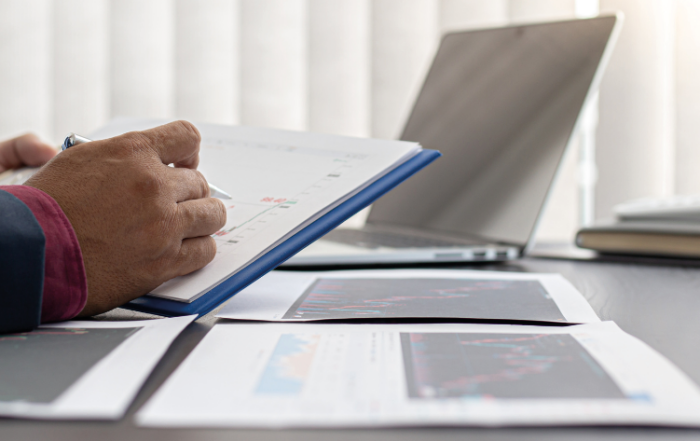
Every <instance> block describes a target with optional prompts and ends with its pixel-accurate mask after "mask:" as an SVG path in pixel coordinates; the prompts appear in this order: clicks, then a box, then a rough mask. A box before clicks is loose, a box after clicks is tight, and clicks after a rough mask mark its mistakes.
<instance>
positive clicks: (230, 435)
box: [0, 258, 700, 441]
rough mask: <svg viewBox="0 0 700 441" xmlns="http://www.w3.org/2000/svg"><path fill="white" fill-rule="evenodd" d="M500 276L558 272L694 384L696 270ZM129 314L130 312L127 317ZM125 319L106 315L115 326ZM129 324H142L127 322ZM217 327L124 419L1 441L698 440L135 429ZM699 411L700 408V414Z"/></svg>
mask: <svg viewBox="0 0 700 441" xmlns="http://www.w3.org/2000/svg"><path fill="white" fill-rule="evenodd" d="M482 269H490V270H502V271H529V272H558V273H562V274H563V275H564V276H565V277H566V278H567V279H569V280H570V281H571V282H572V283H573V284H574V285H575V286H576V287H577V288H578V289H579V290H580V291H581V292H582V293H583V295H584V296H585V297H586V298H587V299H588V301H589V302H590V303H591V305H592V306H593V308H594V309H595V311H596V312H597V313H598V315H599V316H600V317H601V319H603V320H614V321H616V322H617V323H618V324H619V325H620V327H621V328H622V329H624V330H625V331H627V332H629V333H630V334H632V335H634V336H636V337H638V338H640V339H642V340H643V341H645V342H646V343H648V344H649V345H650V346H652V347H653V348H655V349H656V350H658V351H659V352H661V353H662V354H664V355H665V356H667V357H668V358H669V359H670V360H671V361H673V362H674V363H676V364H677V365H678V366H679V367H680V368H681V369H682V370H683V371H685V372H686V373H687V374H688V375H689V376H690V377H691V378H692V379H693V380H694V381H695V382H696V383H698V384H700V267H698V266H695V267H692V266H682V265H681V264H675V265H663V266H658V265H653V264H650V263H622V262H612V263H602V262H586V261H566V260H548V259H532V258H530V259H524V260H521V261H516V262H511V263H508V264H503V265H493V266H488V267H482ZM126 314H129V313H126ZM124 315H125V314H124V312H122V313H121V314H120V313H119V312H115V313H111V314H107V315H106V317H103V318H106V319H119V318H123V317H124ZM131 317H132V318H141V317H139V316H137V315H132V316H131ZM215 322H216V319H215V318H212V317H209V316H207V317H203V318H202V319H200V320H199V321H198V322H196V323H194V324H192V325H191V326H189V327H188V328H187V329H186V330H185V331H184V332H183V334H182V335H181V336H180V337H179V338H178V339H177V340H176V341H175V343H174V344H173V346H172V347H171V348H170V350H169V351H168V353H167V354H166V355H165V357H164V358H163V360H162V361H161V362H160V364H159V365H158V366H157V368H156V369H155V371H154V372H153V374H152V375H151V377H150V378H149V379H148V381H147V382H146V385H145V386H144V388H143V389H142V390H141V392H140V393H139V395H138V397H137V399H136V401H135V402H134V403H133V404H132V406H131V407H130V408H129V412H128V414H127V416H126V417H125V418H124V419H122V421H119V422H115V423H105V422H45V421H21V420H7V419H0V440H3V441H9V440H32V441H35V440H36V441H40V440H66V441H68V440H71V441H75V440H83V439H99V440H100V441H108V440H117V439H125V440H133V441H136V440H150V441H160V440H167V441H179V440H202V441H205V440H224V439H226V440H231V439H239V440H251V441H256V440H261V441H262V440H265V441H267V440H285V441H293V440H305V441H311V440H324V441H326V440H330V439H332V440H365V439H378V440H402V441H409V440H418V439H431V440H457V439H459V440H464V439H475V440H502V439H504V440H511V439H518V440H555V439H556V440H560V439H567V440H589V439H590V440H593V439H595V440H599V439H615V440H623V439H624V440H627V439H635V440H636V439H664V440H666V439H691V438H692V439H700V430H689V429H660V428H599V427H598V428H535V429H532V428H530V429H522V428H510V429H470V428H464V429H458V428H434V429H431V428H424V429H379V430H202V429H197V430H195V429H192V430H190V429H188V430H155V429H140V428H137V427H136V426H135V425H134V423H133V415H134V413H135V412H136V410H138V409H139V408H140V407H141V406H142V405H143V404H144V403H145V402H146V400H147V399H148V397H150V396H151V395H152V394H153V393H154V392H155V390H156V389H157V388H158V386H159V385H161V384H162V383H163V381H165V379H166V378H167V377H168V375H169V374H170V373H171V372H172V371H173V370H174V369H175V368H176V367H177V365H178V364H179V363H180V362H181V361H182V360H183V359H184V357H185V356H186V355H187V354H188V353H189V352H190V350H192V348H194V346H196V344H197V343H198V342H199V341H200V340H201V339H202V337H203V336H204V335H205V334H206V333H207V331H208V330H209V329H210V328H211V326H212V325H213V324H214V323H215ZM698 412H700V409H698Z"/></svg>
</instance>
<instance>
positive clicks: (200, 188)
mask: <svg viewBox="0 0 700 441" xmlns="http://www.w3.org/2000/svg"><path fill="white" fill-rule="evenodd" d="M166 168H167V170H166V172H167V174H168V177H169V179H170V180H171V182H172V183H173V191H174V196H175V198H176V201H177V202H183V201H189V200H190V199H202V198H208V197H210V196H211V191H210V190H209V184H207V180H206V179H205V178H204V176H203V175H202V174H201V173H200V172H198V171H197V170H191V169H187V168H170V167H166Z"/></svg>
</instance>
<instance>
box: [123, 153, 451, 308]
mask: <svg viewBox="0 0 700 441" xmlns="http://www.w3.org/2000/svg"><path fill="white" fill-rule="evenodd" d="M440 156H442V154H441V153H440V152H438V151H436V150H421V151H420V152H419V153H417V154H416V155H415V156H414V157H412V158H410V159H408V160H407V161H406V162H404V163H403V164H401V165H399V166H398V167H396V168H395V169H394V170H392V171H391V172H389V173H388V174H386V175H385V176H382V177H381V178H379V179H378V180H377V181H376V182H374V183H372V184H371V185H369V186H368V187H367V188H365V189H363V190H362V191H360V192H359V193H357V194H356V195H355V196H352V197H351V198H350V199H348V200H347V201H345V202H344V203H343V204H341V205H339V206H338V207H336V208H334V209H333V210H331V211H329V212H328V213H327V214H325V215H324V216H322V217H321V218H319V219H317V220H316V221H314V222H313V223H311V224H310V225H309V226H307V227H306V228H304V229H303V230H301V231H299V232H298V233H296V234H295V235H294V236H292V237H290V238H289V239H287V240H286V241H284V242H283V243H281V244H280V245H278V246H276V247H275V248H273V249H271V250H270V251H268V252H267V253H265V254H263V255H262V256H260V257H259V258H258V259H256V260H255V261H254V262H251V263H250V264H249V265H248V266H246V267H245V268H243V269H242V270H240V271H238V272H237V273H236V274H233V275H232V276H230V277H229V278H228V279H226V280H224V281H223V282H221V283H220V284H218V285H217V286H215V287H214V288H212V289H211V290H209V291H208V292H207V293H205V294H203V295H202V296H200V297H199V298H197V299H196V300H194V301H192V302H190V303H185V302H179V301H176V300H168V299H163V298H159V297H153V296H148V295H146V296H142V297H139V298H137V299H134V300H132V301H131V302H129V303H127V304H126V305H124V306H123V307H124V308H127V309H131V310H133V311H140V312H146V313H149V314H156V315H161V316H167V317H176V316H183V315H193V314H196V315H197V316H199V317H201V316H203V315H205V314H207V313H209V312H211V311H212V310H214V309H215V308H217V307H218V306H219V305H221V304H222V303H224V302H225V301H227V300H228V299H230V298H231V297H233V296H234V295H235V294H236V293H238V292H239V291H241V290H243V289H244V288H245V287H247V286H248V285H250V284H251V283H253V282H255V281H256V280H258V279H259V278H260V277H262V276H264V275H265V274H267V273H268V272H270V271H272V270H273V269H275V268H277V267H278V266H279V265H280V264H282V263H283V262H284V261H285V260H287V259H289V258H290V257H292V256H293V255H295V254H296V253H298V252H299V251H301V250H302V249H303V248H305V247H306V246H308V245H309V244H311V243H312V242H314V241H315V240H317V239H318V238H320V237H321V236H323V235H325V234H326V233H328V232H329V231H331V230H332V229H333V228H335V227H337V226H338V225H340V224H341V223H343V222H344V221H345V220H347V219H348V218H350V217H351V216H352V215H354V214H355V213H357V212H359V211H360V210H362V209H363V208H365V207H367V206H369V205H371V204H372V203H373V202H374V201H375V200H377V199H379V198H380V197H381V196H382V195H384V194H385V193H387V192H389V191H391V190H392V189H393V188H394V187H396V186H397V185H399V184H400V183H401V182H403V181H405V180H406V179H408V178H409V177H411V176H412V175H413V174H415V173H416V172H418V171H419V170H421V169H422V168H423V167H425V166H427V165H428V164H430V163H431V162H433V161H434V160H436V159H437V158H439V157H440Z"/></svg>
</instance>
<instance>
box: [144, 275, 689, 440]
mask: <svg viewBox="0 0 700 441" xmlns="http://www.w3.org/2000/svg"><path fill="white" fill-rule="evenodd" d="M219 316H220V317H226V318H232V319H242V320H259V321H278V322H286V323H278V324H270V323H253V324H251V323H250V322H245V323H240V322H238V323H237V322H229V323H227V324H218V325H216V326H215V327H214V328H213V329H212V331H211V332H210V333H209V334H208V335H207V336H206V337H205V338H204V340H203V341H202V342H201V343H200V345H199V346H198V347H197V348H195V350H194V351H193V352H192V354H190V356H189V357H188V358H187V359H186V360H185V361H184V362H183V364H182V365H181V366H180V367H179V368H178V369H177V370H176V371H175V373H174V374H173V375H172V377H171V378H170V379H168V381H167V382H166V383H165V384H164V385H163V387H162V388H161V389H160V390H159V391H158V392H157V393H156V395H155V396H154V397H153V398H152V399H151V400H150V401H149V402H148V403H147V405H146V406H145V407H144V408H143V409H142V410H141V411H140V412H139V414H138V415H137V420H138V423H139V424H140V425H143V426H155V427H166V426H167V427H196V426H207V427H209V426H213V427H370V426H416V425H428V426H435V425H450V426H453V425H471V426H503V425H572V424H573V425H590V424H626V425H629V424H639V425H680V426H699V427H700V392H699V391H698V389H697V387H696V386H695V385H694V384H693V382H692V381H690V380H689V379H688V378H687V377H686V376H685V375H684V374H683V373H682V372H680V371H679V370H678V369H677V368H676V367H674V366H673V365H672V364H671V363H670V362H668V361H667V360H666V359H665V358H664V357H663V356H661V355H660V354H658V353H656V352H655V351H654V350H652V349H651V348H649V347H648V346H647V345H645V344H644V343H642V342H641V341H639V340H637V339H636V338H634V337H632V336H630V335H628V334H626V333H625V332H623V331H622V330H621V329H620V328H618V327H617V325H615V324H614V323H612V322H600V320H599V319H598V317H597V316H596V315H595V313H594V312H593V311H592V310H591V308H590V306H589V305H588V303H587V302H586V300H585V299H584V298H583V296H582V295H581V294H580V293H578V292H577V291H576V290H575V289H574V288H573V286H571V285H570V284H569V283H568V282H567V281H566V280H565V279H564V278H562V277H561V276H559V275H553V274H514V273H502V272H487V271H435V270H422V271H421V270H403V271H354V272H353V271H346V272H327V273H285V272H277V273H272V274H270V275H268V276H266V277H265V278H263V279H262V280H260V281H258V282H257V283H255V284H253V285H252V286H250V287H249V288H248V289H246V290H245V291H243V292H241V293H240V294H239V295H238V296H236V297H234V298H233V299H232V300H231V301H230V302H229V303H228V304H227V305H226V306H225V308H224V309H223V310H222V311H221V313H220V314H219ZM409 318H414V319H421V320H432V321H436V320H437V321H447V320H450V321H453V322H454V321H456V320H462V321H464V320H465V319H479V320H482V321H483V320H484V319H490V320H492V321H501V322H502V321H506V320H507V321H509V322H512V321H517V322H519V323H525V322H540V323H543V322H547V323H550V325H548V326H533V325H523V324H521V325H512V324H493V323H491V324H484V323H481V324H475V323H431V324H416V323H414V324H396V323H393V322H394V321H396V320H404V321H405V320H406V319H409ZM331 320H342V321H343V322H342V324H338V323H333V324H327V323H328V321H331ZM353 320H362V322H361V323H362V324H347V323H350V322H352V321H353ZM318 321H325V323H324V324H316V323H308V322H318ZM368 321H369V323H368ZM372 321H379V322H382V323H383V324H372V323H371V322H372ZM290 322H297V323H290ZM302 322H306V323H302ZM386 322H389V323H390V324H386ZM575 323H583V324H578V325H576V324H575ZM555 324H558V326H553V325H555ZM565 324H569V325H568V326H562V325H565Z"/></svg>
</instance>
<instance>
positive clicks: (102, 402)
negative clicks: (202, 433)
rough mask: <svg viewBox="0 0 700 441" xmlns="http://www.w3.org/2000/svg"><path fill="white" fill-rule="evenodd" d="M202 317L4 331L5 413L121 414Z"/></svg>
mask: <svg viewBox="0 0 700 441" xmlns="http://www.w3.org/2000/svg"><path fill="white" fill-rule="evenodd" d="M194 319H195V316H187V317H178V318H173V319H161V320H144V321H122V322H94V321H92V322H89V321H70V322H63V323H52V324H50V325H43V326H41V327H40V328H39V329H36V330H34V331H31V332H22V333H16V334H5V335H0V378H1V380H0V382H1V383H2V385H1V387H0V415H1V416H9V417H15V418H48V419H109V420H116V419H119V418H121V417H122V416H123V415H124V413H125V412H126V410H127V408H128V407H129V404H131V401H132V400H133V398H134V397H135V396H136V393H137V392H138V391H139V389H140V388H141V385H142V384H143V383H144V382H145V381H146V378H148V375H150V373H151V370H152V369H153V368H154V367H155V365H156V364H157V363H158V361H159V360H160V358H161V357H162V356H163V354H164V353H165V351H166V350H167V349H168V347H169V346H170V344H171V343H172V342H173V340H175V338H176V337H177V336H178V334H180V332H181V331H182V330H183V329H184V328H185V327H186V326H187V325H188V324H190V323H191V322H192V320H194Z"/></svg>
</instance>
